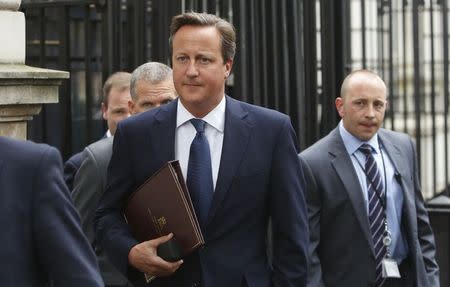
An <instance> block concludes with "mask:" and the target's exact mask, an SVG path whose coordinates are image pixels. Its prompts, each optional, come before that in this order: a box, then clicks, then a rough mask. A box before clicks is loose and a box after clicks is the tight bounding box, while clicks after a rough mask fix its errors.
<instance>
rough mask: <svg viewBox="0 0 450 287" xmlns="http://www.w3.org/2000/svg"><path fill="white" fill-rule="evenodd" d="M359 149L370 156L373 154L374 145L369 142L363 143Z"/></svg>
mask: <svg viewBox="0 0 450 287" xmlns="http://www.w3.org/2000/svg"><path fill="white" fill-rule="evenodd" d="M358 149H359V150H360V151H361V152H362V153H364V155H365V156H369V155H371V154H372V146H370V145H369V144H362V145H361V146H360V147H359V148H358Z"/></svg>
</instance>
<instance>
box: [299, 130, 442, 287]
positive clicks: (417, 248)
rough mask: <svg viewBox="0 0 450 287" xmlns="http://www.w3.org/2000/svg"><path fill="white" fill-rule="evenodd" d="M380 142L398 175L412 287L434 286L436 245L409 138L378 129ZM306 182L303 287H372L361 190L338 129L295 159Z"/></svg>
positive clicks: (370, 249)
mask: <svg viewBox="0 0 450 287" xmlns="http://www.w3.org/2000/svg"><path fill="white" fill-rule="evenodd" d="M378 136H379V139H380V140H381V141H382V142H383V146H384V148H385V149H386V153H387V155H388V156H389V158H390V160H391V161H392V163H393V165H394V168H395V170H396V172H397V173H398V174H399V175H400V178H401V180H400V185H401V187H402V190H403V195H404V206H403V220H402V221H403V222H402V229H403V230H404V232H406V238H407V241H408V246H409V254H408V257H409V260H410V261H411V262H412V263H413V266H412V269H413V270H412V273H413V274H414V275H415V278H414V279H415V285H416V286H420V287H422V286H423V287H425V286H427V287H429V286H439V278H438V266H437V263H436V261H435V243H434V236H433V232H432V230H431V227H430V224H429V220H428V214H427V212H426V210H425V207H424V202H423V198H422V194H421V189H420V185H419V179H418V175H417V158H416V152H415V147H414V144H413V142H412V141H411V139H410V137H409V136H407V135H405V134H402V133H397V132H392V131H388V130H385V129H380V130H379V131H378ZM300 158H301V162H302V164H303V168H304V173H305V177H306V181H307V192H306V194H307V202H308V213H309V224H310V241H311V243H310V255H309V257H310V272H309V274H308V286H339V287H340V286H371V285H370V284H372V283H373V282H374V281H375V255H374V251H373V244H372V238H371V235H370V231H369V219H368V216H367V211H366V206H365V203H364V199H363V194H362V191H361V186H360V183H359V181H358V177H357V175H356V171H355V169H354V167H353V164H352V162H351V158H350V156H349V155H348V153H347V150H346V149H345V146H344V142H343V141H342V138H341V136H340V133H339V128H336V129H334V130H333V131H332V132H331V133H330V134H329V135H327V136H326V137H324V138H323V139H321V140H320V141H318V142H317V143H316V144H314V145H313V146H312V147H310V148H308V149H307V150H305V151H304V152H302V153H301V154H300Z"/></svg>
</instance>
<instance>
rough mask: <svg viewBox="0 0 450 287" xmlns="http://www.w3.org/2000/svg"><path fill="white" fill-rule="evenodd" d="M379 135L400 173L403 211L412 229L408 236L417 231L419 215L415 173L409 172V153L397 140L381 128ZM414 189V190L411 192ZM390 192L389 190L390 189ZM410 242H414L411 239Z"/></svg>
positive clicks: (397, 171) (396, 170) (409, 228)
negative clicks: (416, 222)
mask: <svg viewBox="0 0 450 287" xmlns="http://www.w3.org/2000/svg"><path fill="white" fill-rule="evenodd" d="M378 136H379V138H380V140H381V142H382V144H383V147H384V149H385V150H386V153H387V155H388V156H389V159H390V160H391V162H392V165H393V166H394V169H395V172H396V173H398V174H399V177H400V186H401V189H402V192H403V211H404V215H406V219H407V221H406V222H407V223H408V226H407V227H408V230H409V231H410V232H409V234H408V236H411V235H412V234H414V233H415V231H414V230H415V229H416V224H415V223H414V222H413V221H414V220H415V218H416V217H417V215H416V211H415V209H414V208H413V207H414V206H415V202H414V179H413V177H414V175H413V174H411V172H409V170H410V167H409V166H407V165H408V160H407V155H405V154H402V152H401V148H400V147H399V146H398V145H397V143H396V141H394V139H393V138H392V137H390V136H389V135H388V134H387V133H386V132H385V131H384V130H382V129H380V130H379V132H378ZM409 191H413V192H409ZM388 192H389V191H388ZM409 242H412V241H411V240H409Z"/></svg>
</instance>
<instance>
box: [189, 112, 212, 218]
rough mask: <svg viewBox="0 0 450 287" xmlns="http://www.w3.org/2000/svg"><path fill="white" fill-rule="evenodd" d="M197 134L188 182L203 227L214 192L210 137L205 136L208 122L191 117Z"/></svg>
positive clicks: (193, 143) (190, 153) (191, 153)
mask: <svg viewBox="0 0 450 287" xmlns="http://www.w3.org/2000/svg"><path fill="white" fill-rule="evenodd" d="M191 123H192V125H193V126H194V127H195V130H196V131H197V134H196V135H195V138H194V140H193V141H192V143H191V149H190V151H189V163H188V169H187V179H186V184H187V187H188V189H189V193H190V195H191V198H192V202H193V204H194V208H195V210H196V214H197V218H198V219H199V221H200V225H201V226H202V227H204V226H205V224H206V218H207V216H208V212H209V207H210V205H211V201H212V197H213V194H214V185H213V179H212V168H211V155H210V152H209V143H208V139H207V138H206V136H205V125H206V122H204V121H203V120H200V119H191Z"/></svg>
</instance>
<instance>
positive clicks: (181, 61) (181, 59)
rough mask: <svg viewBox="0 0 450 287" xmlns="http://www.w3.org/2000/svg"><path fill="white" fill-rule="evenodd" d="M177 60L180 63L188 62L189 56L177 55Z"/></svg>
mask: <svg viewBox="0 0 450 287" xmlns="http://www.w3.org/2000/svg"><path fill="white" fill-rule="evenodd" d="M177 61H178V62H179V63H186V62H187V57H186V56H179V57H177Z"/></svg>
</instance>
